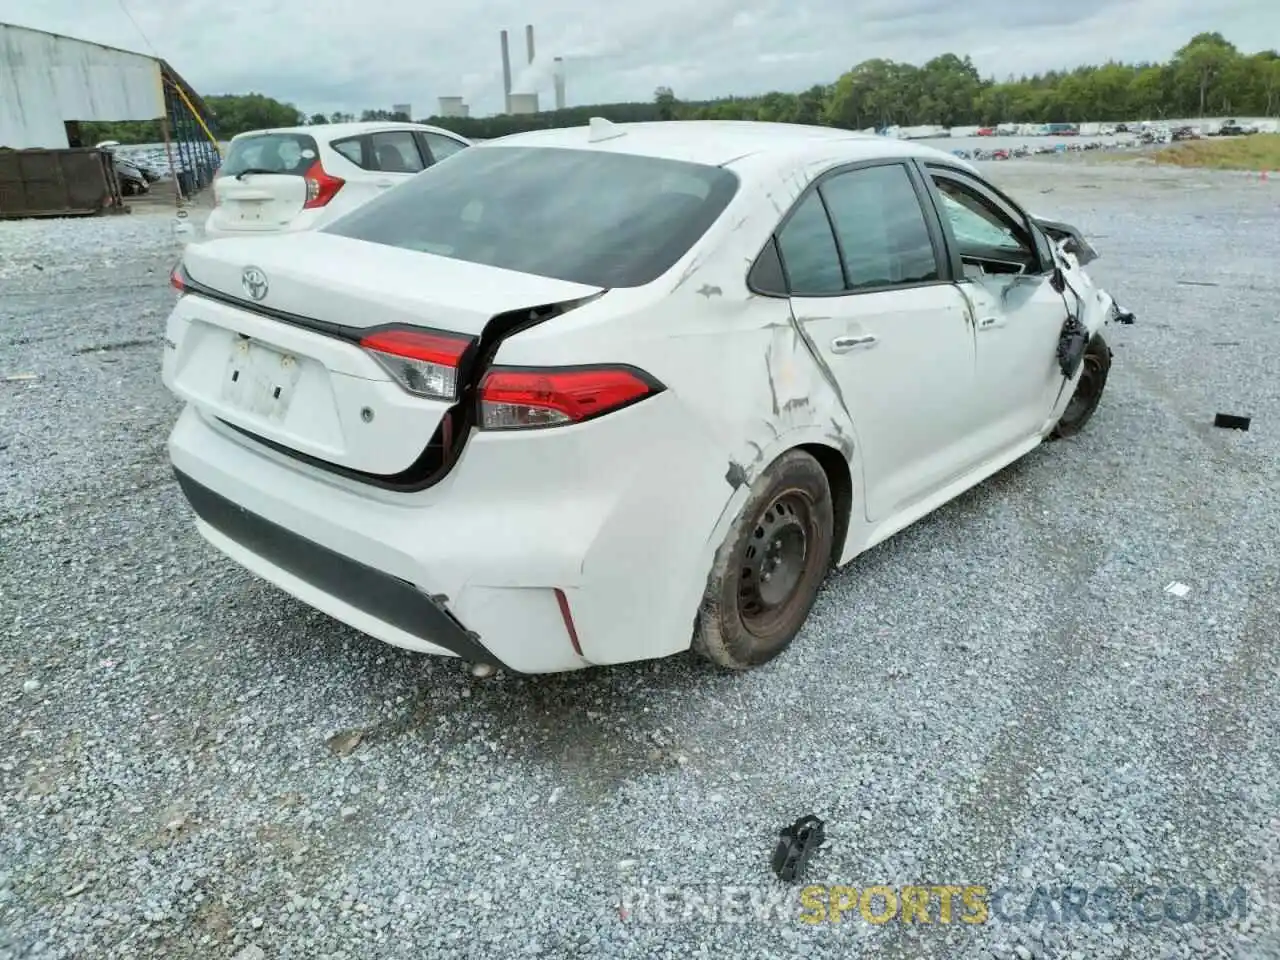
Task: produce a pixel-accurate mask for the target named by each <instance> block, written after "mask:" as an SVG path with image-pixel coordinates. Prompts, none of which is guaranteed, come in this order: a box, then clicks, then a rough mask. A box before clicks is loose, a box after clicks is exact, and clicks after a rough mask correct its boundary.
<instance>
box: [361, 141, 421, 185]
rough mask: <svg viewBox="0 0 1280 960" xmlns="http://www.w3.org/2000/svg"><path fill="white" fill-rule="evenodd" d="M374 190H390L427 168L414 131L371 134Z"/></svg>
mask: <svg viewBox="0 0 1280 960" xmlns="http://www.w3.org/2000/svg"><path fill="white" fill-rule="evenodd" d="M369 146H370V147H371V148H372V152H373V170H374V171H375V173H376V175H375V177H374V185H375V187H376V188H377V189H378V190H379V191H381V190H388V189H390V188H391V187H394V186H396V185H398V184H401V183H403V182H404V181H406V180H408V179H409V178H410V177H412V176H413V175H414V174H415V173H421V172H422V171H423V170H425V169H426V168H427V160H426V157H429V156H430V154H424V152H423V150H422V148H421V147H420V146H419V145H418V138H417V137H416V136H414V131H412V130H380V131H378V132H377V133H372V134H370V135H369Z"/></svg>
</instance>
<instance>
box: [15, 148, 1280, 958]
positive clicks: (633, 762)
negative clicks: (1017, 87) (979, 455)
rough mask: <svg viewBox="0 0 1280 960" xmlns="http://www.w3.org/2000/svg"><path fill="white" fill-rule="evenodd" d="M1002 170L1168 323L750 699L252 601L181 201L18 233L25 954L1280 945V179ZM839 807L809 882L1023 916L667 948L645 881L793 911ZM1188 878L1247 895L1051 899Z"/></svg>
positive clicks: (729, 933)
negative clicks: (183, 393)
mask: <svg viewBox="0 0 1280 960" xmlns="http://www.w3.org/2000/svg"><path fill="white" fill-rule="evenodd" d="M991 172H992V175H993V176H995V177H996V178H997V179H998V180H999V181H1001V182H1003V183H1005V184H1006V185H1007V186H1008V187H1009V189H1010V190H1011V191H1012V192H1013V193H1014V194H1015V195H1016V196H1019V197H1021V198H1023V199H1024V200H1026V201H1028V202H1030V203H1032V204H1033V206H1034V207H1035V208H1036V209H1037V210H1040V211H1043V212H1044V213H1046V214H1052V215H1058V216H1063V217H1067V218H1070V219H1071V220H1073V221H1075V222H1077V223H1078V224H1079V225H1080V226H1081V227H1082V228H1084V229H1085V231H1086V232H1087V233H1089V234H1090V235H1091V236H1092V237H1094V238H1096V244H1097V246H1098V248H1099V250H1100V251H1101V253H1102V259H1101V260H1100V261H1098V263H1097V264H1096V265H1095V272H1096V274H1097V276H1098V277H1099V278H1100V279H1101V280H1102V281H1103V282H1104V283H1106V284H1107V285H1109V287H1110V288H1111V289H1112V290H1113V291H1114V293H1115V294H1116V296H1117V297H1118V298H1119V299H1120V301H1121V302H1122V303H1123V304H1125V305H1126V306H1129V307H1130V308H1132V309H1133V310H1135V311H1136V313H1137V316H1138V323H1137V325H1135V326H1132V327H1118V328H1116V329H1115V331H1114V333H1113V334H1112V341H1113V347H1114V350H1115V356H1116V359H1115V366H1114V367H1113V370H1112V379H1111V383H1110V385H1109V388H1108V395H1107V397H1106V399H1105V401H1104V403H1103V406H1102V408H1101V409H1100V411H1099V412H1098V414H1097V415H1096V417H1095V418H1094V420H1093V421H1092V422H1091V424H1090V425H1089V428H1088V429H1087V430H1086V432H1085V433H1084V434H1083V435H1082V436H1081V437H1079V438H1077V439H1076V440H1074V441H1070V442H1062V443H1056V444H1051V445H1047V446H1045V447H1044V448H1042V449H1040V450H1038V451H1036V452H1035V453H1033V454H1032V455H1030V456H1029V457H1027V458H1025V460H1023V461H1022V462H1020V463H1019V464H1016V465H1015V466H1013V467H1011V468H1010V469H1008V470H1006V471H1004V472H1003V473H1002V474H1001V475H999V476H998V477H996V478H993V479H992V480H991V481H989V482H988V483H985V484H983V485H982V486H981V487H979V488H978V489H975V490H974V491H972V492H970V493H969V494H967V495H965V496H963V497H961V498H960V499H959V500H958V501H956V502H954V503H952V504H950V505H949V506H947V507H945V508H943V509H942V510H940V511H938V512H937V513H936V514H935V515H933V516H931V517H929V518H927V519H926V520H924V521H922V522H920V523H918V524H916V525H915V526H914V527H913V528H911V529H910V530H908V531H906V532H904V533H903V534H901V535H900V536H898V537H896V538H895V539H894V540H893V541H892V542H890V543H887V544H884V545H883V546H881V547H879V548H877V549H875V550H873V551H871V552H870V553H869V554H868V555H866V556H864V557H862V558H861V559H859V560H858V561H856V562H855V563H853V564H852V565H850V566H849V567H848V568H846V569H844V570H842V571H841V572H840V573H838V574H836V575H833V576H832V578H831V579H830V581H829V583H828V585H827V587H826V589H825V590H824V592H823V593H822V595H821V597H820V599H819V602H818V605H817V608H816V609H815V612H814V615H813V617H812V619H811V621H810V623H809V625H808V626H807V627H806V629H805V630H804V632H803V634H802V635H801V637H800V638H799V640H798V641H797V643H796V645H795V646H794V648H793V649H792V651H791V652H790V653H788V654H787V655H786V656H785V657H783V658H781V659H780V660H779V661H777V662H775V663H774V664H773V665H771V666H769V667H768V668H765V669H762V670H760V671H757V672H754V673H752V674H751V675H748V676H725V675H723V674H720V673H717V672H716V671H714V670H713V669H711V668H709V667H706V666H703V665H702V664H701V663H699V662H697V661H695V660H694V659H693V658H692V657H688V656H681V657H676V658H672V659H670V660H667V661H662V662H659V663H653V664H645V665H639V666H630V667H620V668H615V669H606V670H596V671H591V672H585V673H580V674H575V675H569V676H563V677H550V678H539V679H513V678H509V677H503V676H499V677H497V678H494V679H491V680H484V681H481V680H474V679H472V678H470V677H469V676H468V675H467V674H466V672H465V671H464V670H463V669H462V668H461V667H460V665H459V664H458V663H457V662H456V661H448V660H442V659H432V658H425V657H419V656H414V655H411V654H408V653H403V652H400V651H397V650H395V649H392V648H390V647H387V646H384V645H381V644H379V643H377V642H376V641H373V640H370V639H367V638H365V637H363V636H361V635H359V634H357V633H355V632H353V631H351V630H348V629H346V628H344V627H342V626H341V625H339V624H336V623H335V622H333V621H331V620H329V619H327V618H325V617H324V616H322V615H319V614H317V613H314V612H312V611H310V610H309V609H307V608H306V607H304V606H303V605H301V604H299V603H297V602H294V601H293V600H291V599H289V598H288V597H286V596H284V595H282V594H280V593H279V592H277V591H275V590H274V589H272V588H270V587H268V586H266V585H264V584H262V583H260V582H257V581H255V580H254V579H253V578H251V577H250V576H249V575H247V574H246V573H244V572H242V571H241V570H239V569H238V568H236V567H235V566H234V565H232V564H231V563H230V562H228V561H225V560H223V559H221V558H220V557H219V556H218V555H216V554H215V553H214V551H213V550H212V549H211V548H209V547H207V546H206V545H205V544H204V543H203V542H202V541H201V540H200V539H199V537H198V535H197V534H196V533H195V531H194V529H193V527H192V524H191V522H190V518H189V512H188V510H187V508H186V506H185V504H184V503H183V501H182V499H181V497H180V495H179V493H178V491H177V489H176V487H175V485H174V483H173V482H172V481H171V479H170V476H169V473H168V469H167V466H166V462H165V458H164V440H165V436H166V432H167V429H168V427H169V425H170V423H171V422H172V420H173V418H174V416H175V414H176V413H177V407H176V404H175V403H174V402H173V401H172V400H171V399H170V398H169V397H168V396H167V395H166V393H165V392H164V390H163V388H162V386H161V384H160V382H159V377H158V369H159V357H160V349H159V344H158V340H159V337H160V335H161V332H162V325H163V320H164V317H165V315H166V312H167V309H168V308H169V306H170V304H171V302H172V301H171V292H170V291H169V289H168V288H167V286H166V284H165V276H166V273H167V271H168V269H169V267H170V266H171V264H172V262H173V261H174V259H175V257H176V255H177V252H178V250H179V249H180V244H179V242H178V241H177V240H175V238H174V237H173V235H172V233H171V229H170V220H169V218H168V216H166V215H165V214H164V213H163V212H160V211H153V212H151V213H145V214H142V213H140V214H138V215H135V216H133V217H122V218H113V219H100V220H86V221H73V222H26V223H0V612H2V614H3V616H0V631H2V634H0V636H2V637H3V642H2V643H0V701H2V702H3V703H4V705H5V708H4V711H3V714H0V823H3V831H2V832H0V957H26V956H32V957H91V956H111V957H127V956H129V957H166V958H186V957H200V958H206V957H238V958H240V960H264V958H327V957H335V958H336V957H346V958H357V957H359V958H362V960H363V958H373V957H414V958H419V957H429V956H442V957H443V956H458V955H462V954H463V952H464V951H465V952H471V953H473V954H476V955H485V956H499V955H509V956H515V955H542V956H548V957H564V956H600V957H688V956H714V957H776V956H781V955H793V954H794V955H805V956H810V957H837V956H838V957H863V956H865V957H872V956H874V957H887V958H903V960H906V958H914V957H924V956H929V957H956V958H972V957H987V956H994V957H1000V958H1005V957H1017V958H1022V960H1025V958H1027V957H1042V958H1050V957H1064V958H1065V957H1071V958H1077V957H1079V958H1089V960H1094V958H1121V957H1124V958H1165V957H1190V956H1209V957H1277V956H1280V908H1278V906H1277V905H1278V904H1280V734H1278V733H1277V731H1278V730H1280V705H1278V704H1280V701H1278V700H1277V697H1276V693H1277V688H1278V686H1280V685H1278V683H1277V679H1278V676H1280V658H1278V656H1277V645H1276V638H1277V635H1278V634H1277V628H1276V623H1277V621H1278V620H1280V603H1278V602H1277V599H1276V598H1277V587H1278V586H1280V585H1278V583H1277V580H1278V577H1280V501H1278V500H1277V496H1276V493H1275V491H1276V490H1277V489H1280V468H1278V466H1277V465H1278V463H1280V460H1278V459H1277V453H1278V446H1277V433H1276V430H1275V427H1274V425H1275V424H1276V423H1280V376H1278V374H1280V369H1278V366H1280V364H1278V363H1277V360H1276V357H1277V355H1278V354H1280V324H1278V321H1280V312H1278V308H1277V303H1280V280H1277V277H1276V269H1277V264H1280V205H1278V204H1277V202H1276V199H1277V196H1278V194H1277V192H1276V191H1277V189H1280V188H1277V187H1276V186H1275V185H1274V184H1262V183H1256V182H1250V181H1248V180H1246V179H1243V178H1239V177H1229V176H1213V175H1208V174H1196V173H1186V172H1184V171H1154V170H1150V169H1142V168H1138V167H1133V168H1129V167H1123V166H1120V167H1116V166H1115V165H1112V166H1099V167H1097V168H1092V167H1089V166H1088V165H1082V164H1063V165H1054V164H1051V163H1045V162H1026V163H1020V162H1008V163H1001V164H995V165H992V167H991ZM1272 350H1277V353H1273V352H1272ZM24 373H33V374H36V375H37V379H34V380H30V381H10V382H6V381H5V380H4V378H5V377H6V376H12V375H13V374H24ZM1218 411H1225V412H1232V413H1244V414H1248V415H1251V416H1253V417H1254V418H1255V422H1254V426H1253V429H1252V430H1251V431H1249V432H1247V433H1241V432H1235V431H1224V430H1215V429H1214V428H1213V427H1212V426H1211V425H1210V424H1211V421H1212V418H1213V415H1214V413H1215V412H1218ZM1175 580H1176V581H1181V582H1183V583H1185V584H1186V585H1187V586H1188V587H1189V592H1188V593H1187V594H1186V595H1185V596H1181V597H1178V596H1174V595H1171V594H1169V593H1166V592H1165V590H1164V588H1165V586H1166V584H1169V583H1170V582H1171V581H1175ZM811 810H812V811H816V812H817V813H818V814H819V815H820V816H822V817H824V818H825V819H826V820H827V824H828V825H827V835H828V842H827V843H826V845H825V846H824V847H823V848H822V849H821V850H820V852H819V853H818V854H817V856H816V857H815V859H814V861H813V863H812V866H811V872H810V878H811V880H812V882H814V883H819V884H843V885H849V886H853V887H865V886H868V885H873V884H885V885H889V886H892V887H898V886H901V885H904V884H913V883H922V882H923V883H931V884H955V885H958V886H967V885H979V886H985V887H987V888H989V889H990V890H994V889H996V888H1001V887H1008V888H1010V889H1011V890H1012V891H1013V896H1011V897H1010V898H1009V900H1008V902H1007V906H1006V908H1005V909H1006V911H1007V912H1006V913H1005V914H1004V915H1003V916H999V915H997V912H996V911H995V910H994V909H993V910H992V912H991V916H990V918H989V922H987V923H985V924H969V923H963V922H959V920H956V921H955V922H952V923H949V924H947V923H940V922H934V923H932V924H929V925H927V926H920V925H915V924H907V925H904V924H900V923H898V922H897V921H893V922H889V923H886V924H873V923H868V922H866V921H865V920H863V919H861V918H860V917H859V916H858V914H857V912H856V911H855V912H853V913H847V914H845V915H844V919H843V922H840V923H838V924H837V923H823V924H819V925H817V926H809V925H806V924H804V923H800V922H797V921H796V919H795V918H794V911H795V910H797V909H798V905H797V903H796V901H795V899H794V897H795V891H790V892H787V893H784V894H783V896H786V897H789V898H790V899H789V900H788V901H787V902H788V903H789V904H790V908H791V910H792V915H791V916H790V918H789V919H779V918H778V917H777V916H774V917H773V919H772V920H769V919H768V918H767V917H766V918H765V919H761V920H748V921H747V922H728V921H729V920H731V919H732V915H727V914H726V913H719V914H718V915H717V918H716V919H715V920H708V919H705V918H703V919H699V914H697V913H696V912H691V913H690V915H689V917H688V918H687V919H686V918H683V917H682V915H681V906H680V904H679V903H674V902H673V906H671V907H670V908H669V909H670V914H669V917H670V919H672V921H673V922H669V923H663V922H652V921H654V919H655V917H654V914H653V913H652V912H651V911H649V912H647V911H646V908H645V903H646V901H645V900H644V897H643V895H641V894H636V893H635V892H634V891H631V888H642V889H643V890H644V891H647V892H649V893H652V892H653V891H654V890H655V888H656V887H658V886H661V885H689V886H690V887H691V888H692V889H694V890H695V891H696V892H699V893H703V894H706V893H708V892H709V891H713V890H718V888H719V886H721V885H728V886H732V887H739V888H749V889H750V891H752V892H751V893H750V894H748V896H755V897H757V898H758V897H766V898H767V897H768V896H771V895H774V891H775V890H776V889H777V888H776V884H775V883H774V881H773V880H772V876H771V874H770V872H769V868H768V857H769V853H770V851H771V849H772V846H773V842H774V839H775V836H776V831H777V830H778V829H779V828H780V827H781V826H782V825H784V824H786V823H789V822H790V821H792V820H794V819H795V818H796V817H798V816H800V815H802V814H805V813H808V812H810V811H811ZM1037 886H1042V887H1044V889H1045V892H1046V894H1048V895H1049V896H1050V897H1051V898H1053V899H1052V901H1050V902H1049V903H1048V905H1047V906H1046V904H1045V903H1044V902H1041V903H1040V904H1039V905H1040V906H1041V907H1043V908H1044V910H1043V911H1041V912H1039V913H1036V914H1034V915H1033V917H1032V918H1031V919H1030V920H1027V919H1025V917H1024V915H1023V911H1024V910H1025V909H1026V908H1027V907H1028V905H1029V904H1033V903H1035V899H1034V898H1033V895H1032V894H1033V891H1034V890H1035V888H1036V887H1037ZM1147 886H1156V887H1160V888H1162V889H1168V888H1171V887H1177V886H1182V887H1187V888H1191V889H1192V890H1193V891H1195V892H1197V893H1198V894H1203V893H1205V892H1206V891H1208V890H1210V889H1213V890H1215V891H1219V892H1220V893H1221V895H1222V897H1223V899H1224V900H1227V903H1228V905H1230V900H1229V895H1230V894H1231V893H1232V891H1234V890H1235V889H1237V888H1243V889H1244V890H1245V891H1246V893H1247V897H1248V900H1247V903H1246V905H1245V906H1246V907H1247V910H1246V911H1245V912H1244V913H1245V915H1244V916H1243V918H1242V917H1241V915H1240V911H1239V909H1238V905H1237V908H1236V912H1235V913H1234V914H1233V915H1232V916H1231V917H1229V918H1227V919H1225V920H1224V919H1220V918H1216V917H1212V916H1209V915H1208V913H1207V908H1206V910H1202V911H1201V915H1200V916H1199V917H1198V918H1196V919H1194V920H1190V921H1188V922H1185V923H1177V922H1174V921H1171V920H1168V919H1164V920H1160V919H1159V918H1158V917H1157V920H1156V922H1146V921H1143V920H1141V919H1137V918H1136V915H1135V913H1134V911H1133V909H1132V907H1131V906H1125V905H1124V904H1126V903H1127V902H1128V901H1125V900H1124V899H1123V895H1121V898H1120V903H1121V908H1120V909H1119V910H1118V911H1117V912H1116V913H1115V914H1114V915H1112V916H1111V917H1110V918H1108V917H1107V916H1105V915H1104V914H1102V913H1099V912H1098V910H1097V909H1096V905H1097V900H1096V896H1095V899H1091V900H1090V902H1089V906H1088V907H1087V908H1086V912H1085V916H1087V917H1089V918H1090V919H1089V920H1088V921H1087V922H1081V921H1079V920H1073V919H1071V918H1070V917H1063V918H1062V919H1061V922H1056V918H1055V917H1054V916H1053V914H1052V913H1050V912H1048V911H1054V910H1060V909H1061V907H1062V905H1063V903H1064V900H1065V899H1067V898H1068V897H1069V895H1070V894H1069V890H1068V892H1067V893H1064V892H1063V891H1064V888H1072V887H1079V888H1084V889H1086V890H1090V891H1097V889H1098V888H1100V887H1113V888H1116V889H1117V890H1119V891H1121V892H1122V894H1123V892H1124V891H1140V890H1142V889H1143V888H1145V887H1147ZM629 891H631V892H629ZM717 895H718V894H717ZM1186 896H1187V895H1186V894H1185V893H1182V894H1179V897H1182V899H1181V900H1176V901H1175V900H1174V899H1170V900H1168V901H1164V900H1162V899H1160V897H1159V896H1156V898H1155V899H1154V900H1153V901H1152V902H1153V905H1154V909H1155V911H1156V913H1157V914H1159V913H1160V911H1161V910H1162V909H1164V907H1165V906H1167V905H1175V906H1176V905H1178V904H1181V906H1178V907H1177V909H1175V910H1174V911H1172V912H1174V913H1175V914H1176V913H1177V912H1178V910H1179V909H1182V910H1184V909H1185V905H1186ZM682 902H683V903H684V904H685V905H687V906H689V908H690V910H692V906H693V902H692V901H690V900H687V899H686V900H685V901H682ZM1055 904H1056V906H1055ZM620 905H621V906H620ZM958 913H959V908H958V906H957V915H958ZM931 914H932V916H933V917H934V919H935V921H937V920H938V912H937V908H936V906H935V907H934V908H933V909H932V910H931ZM738 915H739V916H740V914H738Z"/></svg>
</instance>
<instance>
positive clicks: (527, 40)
mask: <svg viewBox="0 0 1280 960" xmlns="http://www.w3.org/2000/svg"><path fill="white" fill-rule="evenodd" d="M524 45H525V46H526V47H528V48H529V62H530V63H533V24H532V23H531V24H529V25H528V26H526V27H525V28H524Z"/></svg>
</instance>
